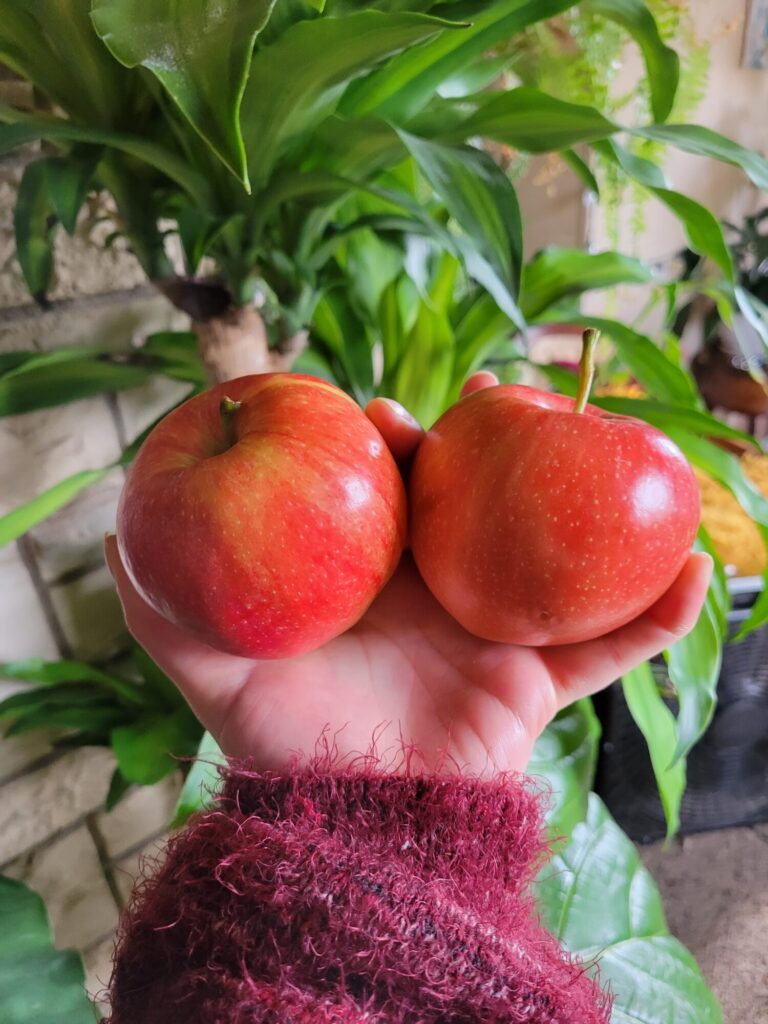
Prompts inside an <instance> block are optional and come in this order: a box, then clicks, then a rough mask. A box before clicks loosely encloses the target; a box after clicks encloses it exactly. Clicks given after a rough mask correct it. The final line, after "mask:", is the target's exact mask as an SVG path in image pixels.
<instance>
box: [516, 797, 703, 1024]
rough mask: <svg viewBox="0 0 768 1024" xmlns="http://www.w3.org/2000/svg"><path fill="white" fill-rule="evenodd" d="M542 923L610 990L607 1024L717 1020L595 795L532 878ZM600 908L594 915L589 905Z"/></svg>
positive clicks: (630, 851)
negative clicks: (611, 998) (567, 837)
mask: <svg viewBox="0 0 768 1024" xmlns="http://www.w3.org/2000/svg"><path fill="white" fill-rule="evenodd" d="M536 892H537V896H538V906H539V911H540V913H541V915H542V918H543V921H544V924H545V925H546V926H547V927H548V929H549V930H550V931H551V932H552V934H553V935H554V936H555V938H557V939H558V940H559V941H560V942H562V943H563V945H564V946H565V948H566V949H567V950H569V951H570V952H572V953H576V954H578V955H579V956H580V957H583V958H584V960H585V961H587V963H589V962H590V961H591V960H593V959H594V958H597V966H596V967H592V968H590V970H591V972H594V971H596V970H597V971H599V976H600V982H601V984H604V985H606V984H608V985H610V988H611V991H612V992H613V995H614V999H615V1002H614V1008H613V1016H612V1018H611V1019H612V1021H613V1022H614V1024H670V1022H671V1021H675V1024H722V1015H721V1013H720V1009H719V1007H718V1005H717V1001H716V1000H715V997H714V996H713V995H712V993H711V992H710V990H709V989H708V988H707V985H706V983H705V982H704V979H703V978H702V976H701V972H700V971H699V969H698V967H697V965H696V962H695V960H694V959H693V957H692V956H691V955H690V953H689V952H688V951H687V950H686V949H685V948H684V947H683V946H682V945H681V944H680V943H679V942H678V941H677V940H676V939H673V938H672V936H671V935H670V934H669V931H668V929H667V925H666V922H665V920H664V911H663V909H662V905H661V898H660V896H659V893H658V890H657V888H656V886H655V885H654V882H653V879H652V878H651V876H650V874H649V873H648V871H647V870H646V869H645V868H644V867H643V865H642V864H641V862H640V857H639V854H638V852H637V850H636V848H635V846H634V844H633V843H632V842H631V841H630V840H629V839H628V838H627V836H626V835H624V833H623V832H622V831H621V829H620V828H619V827H618V825H617V824H616V823H615V822H614V821H613V819H612V818H611V816H610V815H609V814H608V811H607V810H606V808H605V806H604V804H603V803H602V802H601V800H600V799H599V797H597V796H595V794H594V793H593V794H592V795H591V796H590V798H589V809H588V813H587V817H586V820H585V821H583V822H581V823H580V824H578V825H576V827H575V828H574V830H573V835H572V837H571V841H570V843H569V844H568V846H567V847H566V848H565V849H564V850H562V851H559V852H558V853H556V854H555V856H554V857H553V859H552V861H551V862H550V863H549V864H548V865H547V866H546V867H545V868H544V869H543V870H542V872H541V874H540V876H539V880H538V882H537V883H536ZM596 907H599V908H600V911H599V913H596V912H595V908H596Z"/></svg>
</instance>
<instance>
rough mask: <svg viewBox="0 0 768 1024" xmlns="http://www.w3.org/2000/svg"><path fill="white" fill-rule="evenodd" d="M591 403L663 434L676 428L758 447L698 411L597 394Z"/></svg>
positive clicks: (741, 432) (721, 422)
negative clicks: (635, 418)
mask: <svg viewBox="0 0 768 1024" xmlns="http://www.w3.org/2000/svg"><path fill="white" fill-rule="evenodd" d="M590 402H591V403H592V404H593V405H597V406H599V407H600V408H601V409H605V410H606V411H607V412H614V413H618V414H619V415H621V416H635V417H637V419H641V420H645V421H646V423H650V424H652V425H653V426H654V427H658V428H659V430H664V431H666V430H667V428H668V427H672V428H674V427H679V428H681V429H683V430H690V431H691V432H692V433H694V434H701V435H702V436H703V437H725V438H729V439H730V440H732V441H740V442H742V443H744V444H749V445H752V446H753V447H757V442H756V441H755V439H754V438H753V437H752V436H751V434H745V433H744V431H743V430H737V429H736V427H729V426H728V424H727V423H723V421H722V420H719V419H717V417H716V416H710V415H709V413H707V412H700V411H699V410H698V409H689V408H686V407H685V406H679V405H669V404H665V403H664V402H654V401H653V400H651V399H647V398H614V397H612V396H610V397H609V396H605V397H602V396H600V395H597V396H595V397H594V398H590Z"/></svg>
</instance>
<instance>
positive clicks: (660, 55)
mask: <svg viewBox="0 0 768 1024" xmlns="http://www.w3.org/2000/svg"><path fill="white" fill-rule="evenodd" d="M582 6H583V9H584V10H586V11H592V12H593V13H594V14H599V15H601V16H602V17H603V18H608V19H610V20H611V21H615V22H616V23H617V24H619V25H621V26H622V28H624V29H626V31H627V32H629V34H630V35H631V36H632V38H633V39H634V40H635V42H636V43H637V45H638V46H639V47H640V51H641V53H642V55H643V60H644V61H645V67H646V70H647V79H648V84H649V86H650V89H651V108H652V110H653V116H654V117H655V118H656V120H657V121H665V120H666V119H667V117H668V116H669V114H670V111H671V110H672V105H673V104H674V102H675V96H676V94H677V86H678V83H679V81H680V58H679V57H678V56H677V54H676V53H675V51H674V50H673V49H672V48H671V47H669V46H667V45H666V43H664V41H663V40H662V38H661V36H660V35H659V29H658V26H657V25H656V22H655V21H654V18H653V15H652V14H651V12H650V11H649V10H648V7H647V5H646V4H645V3H643V0H584V2H583V4H582Z"/></svg>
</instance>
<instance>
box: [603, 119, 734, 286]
mask: <svg viewBox="0 0 768 1024" xmlns="http://www.w3.org/2000/svg"><path fill="white" fill-rule="evenodd" d="M593 148H594V149H595V150H596V151H597V152H599V153H600V154H601V155H603V156H604V157H605V158H606V159H608V160H611V161H612V162H613V163H615V164H616V165H617V166H619V167H621V168H622V170H623V171H624V172H625V173H626V174H627V175H629V176H630V177H631V178H634V179H635V180H636V181H637V182H639V183H640V184H641V185H643V186H644V187H645V188H647V189H648V190H649V192H650V193H651V194H652V195H654V196H655V197H656V198H657V199H658V200H659V202H661V203H663V204H664V206H666V207H667V209H669V210H671V211H672V213H673V214H674V215H675V216H676V217H677V219H678V220H679V221H680V223H681V224H682V226H683V229H684V231H685V235H686V238H687V239H688V244H689V245H690V247H691V248H692V249H693V251H694V252H697V253H700V254H701V255H702V256H706V257H707V258H708V259H711V260H712V262H713V263H714V264H715V265H716V266H717V268H718V269H719V270H720V271H722V273H723V275H724V277H725V278H726V280H727V281H728V282H730V283H731V284H733V283H734V281H735V271H734V267H733V259H732V257H731V251H730V249H729V248H728V245H727V244H726V241H725V237H724V235H723V229H722V227H721V225H720V222H719V221H718V219H717V217H715V215H714V214H713V213H710V211H709V210H708V209H707V208H706V207H705V206H702V205H701V203H697V202H696V201H695V200H694V199H691V198H690V197H689V196H685V195H683V194H682V193H681V192H675V191H673V190H672V189H670V188H667V187H665V186H666V183H665V182H664V176H663V172H662V171H661V169H660V168H659V167H657V166H656V164H653V163H651V161H650V160H645V159H643V158H642V157H636V156H634V155H633V154H631V153H629V152H628V151H627V150H626V149H624V148H623V147H622V146H620V145H618V143H616V142H614V141H613V140H612V139H606V140H604V141H603V142H598V143H595V144H593Z"/></svg>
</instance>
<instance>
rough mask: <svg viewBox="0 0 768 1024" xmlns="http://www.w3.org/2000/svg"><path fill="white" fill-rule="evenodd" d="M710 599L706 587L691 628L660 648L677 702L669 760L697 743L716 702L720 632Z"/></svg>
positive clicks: (710, 593)
mask: <svg viewBox="0 0 768 1024" xmlns="http://www.w3.org/2000/svg"><path fill="white" fill-rule="evenodd" d="M713 600H714V598H713V595H712V592H711V591H710V592H708V593H707V598H706V601H705V602H704V607H703V608H702V610H701V614H700V615H699V618H698V621H697V623H696V625H695V626H694V627H693V629H692V630H691V632H690V633H689V634H688V635H687V636H685V637H683V639H682V640H678V641H677V643H675V644H673V645H672V647H670V648H669V650H668V651H665V652H664V656H665V658H666V659H667V669H668V671H669V678H670V679H671V680H672V685H673V686H674V687H675V691H676V693H677V699H678V704H679V711H678V714H677V746H676V748H675V752H674V760H673V763H677V762H678V761H679V760H680V759H681V758H683V757H685V756H686V754H687V753H688V752H689V751H690V750H691V748H692V747H693V746H695V744H696V743H698V741H699V740H700V739H701V737H702V736H703V735H704V733H705V732H706V731H707V727H708V726H709V723H710V722H711V721H712V716H713V715H714V713H715V707H716V706H717V682H718V679H719V678H720V667H721V665H722V660H723V636H722V632H721V629H720V623H719V621H718V616H717V613H716V612H715V609H714V608H713V606H712V605H713Z"/></svg>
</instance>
